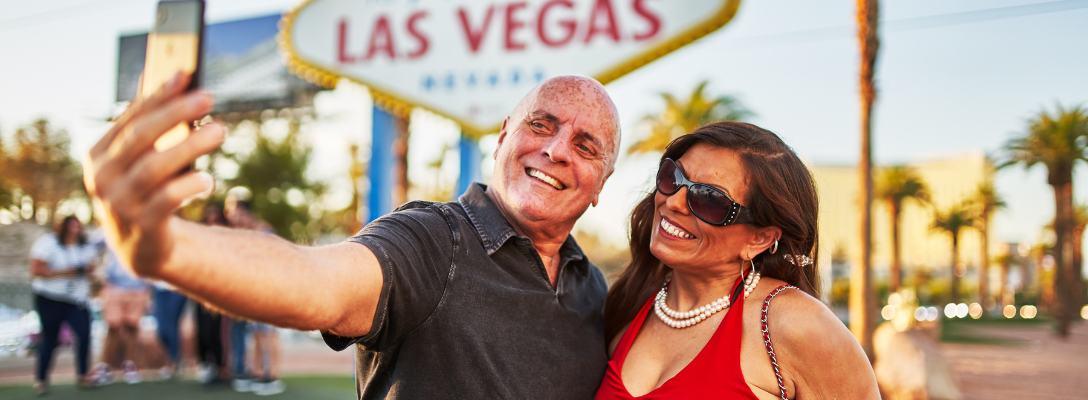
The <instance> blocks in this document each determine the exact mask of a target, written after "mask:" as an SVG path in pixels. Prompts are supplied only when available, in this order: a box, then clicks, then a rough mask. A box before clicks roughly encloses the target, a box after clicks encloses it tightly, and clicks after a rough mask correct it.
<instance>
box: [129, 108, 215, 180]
mask: <svg viewBox="0 0 1088 400" xmlns="http://www.w3.org/2000/svg"><path fill="white" fill-rule="evenodd" d="M214 106H215V101H214V100H213V98H212V95H211V94H210V93H208V92H205V91H198V92H196V93H191V94H187V95H184V96H180V97H177V98H174V99H171V100H170V101H168V102H166V103H164V104H162V105H161V106H160V107H156V108H154V109H149V110H147V111H146V112H145V113H143V114H141V115H140V116H139V117H138V118H136V119H134V120H133V121H132V122H130V123H129V124H127V125H126V128H125V130H124V131H123V132H122V137H121V140H119V141H115V142H114V148H113V149H111V150H110V153H111V154H114V155H115V157H116V160H117V161H118V162H119V163H120V164H121V165H124V166H128V165H130V164H131V163H132V162H133V161H135V160H136V159H137V158H138V157H139V156H140V155H141V154H143V153H144V152H146V151H147V150H148V149H149V148H151V146H152V145H153V144H154V143H155V140H157V139H158V138H159V137H160V136H162V135H163V134H164V133H166V132H167V131H169V130H170V129H171V128H173V127H175V126H177V125H178V124H181V123H185V124H188V122H189V121H193V120H197V119H200V118H201V117H203V116H205V115H207V114H208V112H210V111H211V110H212V107H214Z"/></svg>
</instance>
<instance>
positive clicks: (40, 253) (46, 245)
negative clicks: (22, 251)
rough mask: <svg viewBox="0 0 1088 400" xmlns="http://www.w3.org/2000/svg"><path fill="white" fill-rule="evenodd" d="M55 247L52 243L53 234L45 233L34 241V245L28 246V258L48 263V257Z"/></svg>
mask: <svg viewBox="0 0 1088 400" xmlns="http://www.w3.org/2000/svg"><path fill="white" fill-rule="evenodd" d="M54 247H56V246H55V245H54V244H53V235H51V234H45V235H42V236H41V237H39V238H38V240H35V241H34V245H32V246H30V258H31V259H34V260H42V261H45V262H46V264H48V263H50V258H51V256H52V255H53V250H54V249H53V248H54Z"/></svg>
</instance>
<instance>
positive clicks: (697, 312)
mask: <svg viewBox="0 0 1088 400" xmlns="http://www.w3.org/2000/svg"><path fill="white" fill-rule="evenodd" d="M759 276H760V273H759V272H755V266H753V267H752V269H751V272H749V273H748V278H746V279H745V280H744V298H746V299H747V298H748V295H750V294H752V289H755V287H756V285H758V284H759ZM671 280H672V278H669V279H667V280H665V285H663V286H662V287H661V290H660V291H658V292H657V298H656V299H654V313H656V314H657V317H658V318H660V319H661V322H664V323H665V325H668V326H671V327H673V328H676V329H682V328H687V327H689V326H693V325H695V324H698V323H700V322H703V321H705V320H706V319H707V318H710V316H711V315H714V314H716V313H718V311H721V310H724V309H726V308H729V294H727V295H725V296H722V298H720V299H717V300H714V301H713V302H711V303H710V304H707V305H705V306H702V307H699V308H696V309H693V310H691V311H685V312H679V311H674V310H672V309H670V308H669V306H667V305H665V297H666V296H668V295H669V281H671Z"/></svg>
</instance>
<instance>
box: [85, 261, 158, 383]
mask: <svg viewBox="0 0 1088 400" xmlns="http://www.w3.org/2000/svg"><path fill="white" fill-rule="evenodd" d="M105 267H106V282H105V283H106V284H105V287H103V289H102V318H103V319H105V320H106V326H107V327H108V330H107V331H106V341H105V344H104V346H103V350H102V360H101V361H102V362H101V363H99V366H98V367H97V368H96V369H97V370H98V371H96V372H97V374H98V376H97V377H96V381H97V383H98V384H99V385H102V384H107V383H110V382H112V381H113V376H112V373H111V372H110V366H117V365H120V366H121V368H122V370H123V373H122V375H121V378H122V379H124V381H125V382H128V383H130V384H134V383H139V382H140V381H141V380H142V379H141V376H140V370H139V368H138V366H137V364H136V361H137V357H138V348H139V338H140V319H141V318H143V316H144V314H145V313H146V312H147V307H148V296H149V294H150V287H151V285H150V284H148V282H147V281H145V280H143V279H140V278H137V277H135V276H133V275H132V274H130V273H129V272H128V271H127V270H125V268H124V266H123V265H121V262H120V261H118V260H117V256H116V255H114V254H113V251H112V250H110V249H109V248H108V247H107V248H106V257H105Z"/></svg>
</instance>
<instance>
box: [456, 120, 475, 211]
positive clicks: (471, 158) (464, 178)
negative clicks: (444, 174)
mask: <svg viewBox="0 0 1088 400" xmlns="http://www.w3.org/2000/svg"><path fill="white" fill-rule="evenodd" d="M457 147H458V150H460V151H461V174H460V175H459V176H458V177H457V196H460V195H462V194H464V193H465V191H467V190H468V187H469V185H471V184H472V182H479V181H480V143H479V141H477V140H476V139H473V138H471V137H469V136H468V135H465V133H464V132H461V141H460V143H459V144H458V146H457Z"/></svg>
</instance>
